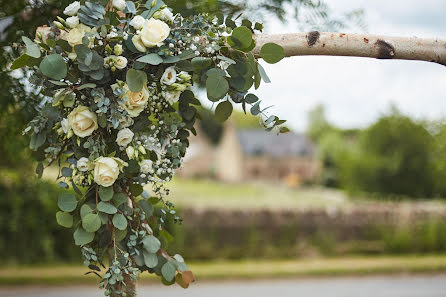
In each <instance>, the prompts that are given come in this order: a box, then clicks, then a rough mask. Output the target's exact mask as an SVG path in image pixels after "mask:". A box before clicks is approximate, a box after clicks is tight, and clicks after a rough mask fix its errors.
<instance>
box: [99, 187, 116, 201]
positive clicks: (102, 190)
mask: <svg viewBox="0 0 446 297" xmlns="http://www.w3.org/2000/svg"><path fill="white" fill-rule="evenodd" d="M99 198H101V200H102V201H106V202H107V201H110V200H112V198H113V187H103V186H100V187H99Z"/></svg>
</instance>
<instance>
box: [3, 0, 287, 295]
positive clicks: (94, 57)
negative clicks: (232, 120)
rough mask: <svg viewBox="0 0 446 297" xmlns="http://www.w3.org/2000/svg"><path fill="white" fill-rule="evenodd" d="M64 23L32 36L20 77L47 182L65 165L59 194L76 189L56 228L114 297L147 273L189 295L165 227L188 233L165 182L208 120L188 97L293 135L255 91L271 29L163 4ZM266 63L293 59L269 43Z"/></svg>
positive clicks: (94, 13) (95, 8)
mask: <svg viewBox="0 0 446 297" xmlns="http://www.w3.org/2000/svg"><path fill="white" fill-rule="evenodd" d="M63 13H64V15H66V16H67V17H66V18H65V19H64V18H62V17H57V20H54V21H53V22H51V23H50V26H43V27H39V28H37V30H36V36H35V39H34V40H31V39H29V38H27V37H25V36H24V37H23V42H24V45H25V46H24V54H23V55H22V56H20V57H19V58H18V59H17V60H15V61H14V62H13V64H12V67H11V68H12V69H18V68H22V67H27V68H26V69H27V71H28V73H29V82H30V83H31V84H33V85H34V86H36V88H38V89H39V90H40V91H41V93H42V94H43V95H44V96H43V97H42V98H43V101H42V103H41V105H40V106H37V107H36V108H38V110H39V115H38V116H37V117H36V118H34V119H33V120H32V121H31V122H30V123H29V125H28V127H27V128H26V130H25V133H29V134H30V135H31V143H30V147H31V149H32V150H34V151H35V156H36V157H37V160H38V161H39V163H38V166H37V173H38V175H40V176H41V175H42V173H43V170H44V168H46V167H48V166H50V165H52V164H53V163H54V162H56V163H57V164H58V166H59V177H58V178H59V179H60V182H59V186H60V187H62V188H66V189H69V188H70V187H71V188H72V190H71V191H67V193H65V194H63V195H61V196H60V197H59V200H58V206H59V208H60V211H59V212H58V213H57V214H56V219H57V222H58V223H59V224H60V225H61V226H63V227H66V228H73V229H74V230H75V231H74V241H75V244H76V245H78V246H80V247H81V252H82V255H83V258H84V263H85V265H86V266H88V267H89V269H90V270H91V271H90V273H94V274H96V275H98V276H99V277H100V278H101V282H100V286H101V287H102V288H104V289H105V295H107V296H109V295H111V296H134V295H135V294H136V291H135V286H134V284H135V281H136V280H137V279H138V277H139V275H140V273H142V272H145V271H148V272H149V273H155V274H156V275H159V276H161V278H162V282H163V283H164V284H166V285H169V284H173V283H175V282H176V283H178V284H179V285H181V286H182V287H184V288H186V287H188V286H189V284H190V283H191V282H193V281H194V276H193V274H192V272H191V271H190V270H189V268H188V266H187V265H186V264H185V262H184V259H183V258H182V257H181V256H180V255H178V254H177V255H174V256H171V255H169V254H168V253H167V252H166V251H165V248H166V246H167V244H168V242H169V241H171V240H173V238H172V236H171V235H170V234H169V232H168V230H167V229H166V224H167V223H168V222H170V221H175V222H181V219H180V218H179V217H178V216H177V215H176V212H175V209H174V205H173V204H172V203H170V202H169V201H167V200H166V196H167V195H168V193H169V190H168V188H167V187H166V183H167V182H169V181H170V180H171V179H172V177H173V175H174V173H175V170H176V169H178V168H180V167H181V165H182V160H183V157H184V155H185V153H186V150H187V148H188V145H189V142H188V137H189V135H190V133H193V134H196V131H195V129H194V124H195V122H196V120H199V119H200V115H199V113H198V112H197V108H196V106H199V105H200V101H199V100H197V98H196V96H195V94H194V92H193V91H192V90H191V87H192V86H193V85H196V86H197V88H195V90H199V87H202V88H206V90H207V98H208V99H209V100H210V101H211V102H213V103H215V104H216V108H215V117H216V119H217V120H219V121H222V122H223V121H225V120H226V119H228V118H229V116H230V115H231V113H232V111H233V104H241V106H242V107H243V109H244V110H245V112H246V107H247V106H250V111H251V113H252V114H254V115H259V118H260V120H261V121H260V122H261V124H262V125H263V126H264V128H265V129H267V130H268V131H271V130H273V129H277V130H278V132H281V133H285V132H287V131H288V129H287V128H286V127H283V126H281V125H282V124H283V123H284V122H285V121H283V120H280V119H279V118H278V117H276V116H265V110H262V109H261V108H260V100H259V99H258V98H257V97H256V96H255V95H254V94H252V93H249V92H248V91H249V90H250V89H251V88H252V87H253V86H254V87H255V88H258V87H259V86H260V83H261V81H262V80H263V81H264V82H269V79H268V77H267V75H266V73H265V71H264V69H263V68H262V66H261V65H260V64H259V63H258V60H257V59H258V58H259V57H257V56H255V55H254V54H253V53H252V51H253V49H254V48H255V46H256V44H255V38H254V37H253V36H254V35H253V34H254V32H255V31H262V29H263V26H262V25H261V24H259V23H255V24H253V23H252V22H251V21H249V20H247V19H243V20H241V21H239V19H238V18H235V19H232V18H229V17H228V18H226V19H225V18H224V17H223V15H215V16H214V15H206V14H203V15H196V16H193V17H189V18H183V17H182V16H181V15H179V14H178V15H173V13H172V12H171V10H170V9H169V8H168V7H166V5H165V4H164V3H163V1H161V0H153V1H147V2H143V1H124V0H113V1H92V2H87V1H81V2H78V1H76V2H73V3H72V4H70V5H69V6H68V7H66V8H65V10H64V11H63ZM259 54H260V57H261V58H263V59H264V60H265V61H266V62H268V63H276V62H278V61H280V60H281V59H282V58H283V57H284V56H285V55H284V50H283V48H281V47H280V46H278V45H276V44H272V43H268V44H265V45H264V46H263V47H262V48H261V50H260V53H259ZM105 260H108V262H109V263H108V264H109V265H108V268H106V266H105V265H104V262H105ZM102 269H104V271H102ZM101 272H102V273H101ZM100 273H101V274H100Z"/></svg>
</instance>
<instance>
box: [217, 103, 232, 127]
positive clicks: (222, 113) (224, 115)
mask: <svg viewBox="0 0 446 297" xmlns="http://www.w3.org/2000/svg"><path fill="white" fill-rule="evenodd" d="M232 111H233V107H232V104H231V102H229V101H223V102H221V103H220V104H218V106H217V108H216V109H215V119H216V120H217V121H218V122H220V123H223V122H225V121H226V120H227V119H228V118H229V117H230V116H231V114H232Z"/></svg>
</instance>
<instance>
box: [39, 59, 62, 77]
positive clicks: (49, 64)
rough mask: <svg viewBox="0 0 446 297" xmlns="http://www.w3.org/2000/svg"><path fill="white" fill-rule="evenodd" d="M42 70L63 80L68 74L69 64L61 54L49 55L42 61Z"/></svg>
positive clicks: (46, 74) (47, 74) (49, 75)
mask: <svg viewBox="0 0 446 297" xmlns="http://www.w3.org/2000/svg"><path fill="white" fill-rule="evenodd" d="M40 71H42V73H43V74H44V75H45V76H47V77H49V78H52V79H54V80H61V79H62V78H65V77H66V76H67V64H65V61H64V59H63V58H62V56H61V55H58V54H52V55H48V56H46V57H45V58H44V59H43V61H42V62H41V63H40Z"/></svg>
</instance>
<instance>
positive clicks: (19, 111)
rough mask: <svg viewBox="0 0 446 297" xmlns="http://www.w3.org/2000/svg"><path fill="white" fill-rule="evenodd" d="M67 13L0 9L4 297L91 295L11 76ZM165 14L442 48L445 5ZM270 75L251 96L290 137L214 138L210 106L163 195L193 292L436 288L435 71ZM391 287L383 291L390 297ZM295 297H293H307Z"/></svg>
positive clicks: (442, 167)
mask: <svg viewBox="0 0 446 297" xmlns="http://www.w3.org/2000/svg"><path fill="white" fill-rule="evenodd" d="M70 2H71V1H49V0H38V1H34V0H33V1H31V0H15V1H4V0H0V47H1V48H2V50H1V52H0V53H1V54H0V67H1V70H2V71H1V72H0V90H1V92H0V155H1V156H2V157H1V158H0V255H1V257H0V284H3V285H19V284H47V285H48V284H55V283H57V284H74V283H90V282H91V281H95V279H94V278H90V277H86V276H82V272H85V271H84V270H83V268H82V267H80V266H78V264H79V263H81V262H80V259H81V255H80V252H79V249H78V248H77V247H75V246H74V240H73V239H72V233H71V232H70V231H67V230H66V229H63V228H61V227H59V226H58V225H57V223H56V219H55V213H56V211H57V198H56V197H57V196H58V193H59V192H60V191H62V190H60V189H59V188H58V186H57V184H56V182H55V176H56V175H57V173H55V172H57V168H54V169H51V168H50V170H48V171H47V172H46V173H45V174H44V178H43V179H42V180H37V179H36V178H35V174H34V173H33V171H34V168H35V163H34V162H33V160H32V153H31V151H30V150H29V149H28V147H27V143H28V139H27V138H26V137H25V136H22V130H23V129H24V127H25V124H26V123H27V122H28V121H29V120H30V119H32V117H33V115H34V114H35V112H36V110H35V107H36V106H37V104H36V103H38V102H40V100H41V99H42V97H41V95H40V94H38V92H37V91H36V90H35V89H30V88H29V86H28V85H27V84H26V82H25V80H24V79H23V78H24V77H26V73H22V72H18V71H15V72H10V71H9V68H8V66H9V61H10V60H11V59H12V58H13V57H15V56H17V55H18V52H17V50H16V49H15V48H14V47H13V46H12V45H13V43H14V42H18V41H19V40H20V37H21V36H22V35H26V36H33V35H34V31H35V28H36V27H37V26H39V25H42V24H47V23H48V20H50V19H53V18H54V16H56V15H61V9H63V8H64V7H65V6H66V5H68V4H69V3H70ZM165 2H166V3H167V4H169V5H170V6H171V7H172V8H174V10H175V11H176V12H179V11H181V12H182V13H183V14H186V15H187V14H193V13H197V12H217V11H222V12H224V13H225V14H238V13H240V12H243V13H244V14H245V15H247V16H249V17H250V18H251V19H256V20H260V21H264V22H265V27H266V28H267V31H266V33H283V32H296V31H301V30H315V29H317V30H327V31H328V30H332V31H343V32H371V33H374V34H387V35H401V36H413V35H417V36H419V37H427V38H437V37H438V38H446V21H445V20H446V19H445V18H444V17H443V16H442V13H444V11H446V2H444V1H442V0H423V1H421V0H413V1H410V3H408V2H407V1H402V0H394V1H392V2H391V3H389V2H388V1H384V0H376V1H365V0H361V1H354V2H353V3H352V2H351V1H347V0H326V1H307V0H265V1H237V0H234V1H223V0H199V1H189V0H180V1H173V0H172V1H165ZM264 66H265V68H266V70H267V72H268V74H269V76H270V78H271V80H272V84H270V85H263V86H262V87H261V88H260V89H259V90H258V91H257V92H256V94H257V95H258V96H259V97H260V98H261V99H262V100H263V101H264V104H269V105H274V108H273V109H274V113H275V114H277V115H279V116H280V117H281V118H284V119H288V123H289V126H290V128H292V130H293V132H292V133H289V134H284V135H280V136H277V135H276V134H275V133H267V132H264V131H263V130H262V129H261V128H260V127H259V124H258V120H257V119H256V118H255V117H253V116H250V115H247V116H246V115H244V114H243V112H242V111H237V112H236V113H234V114H233V116H232V117H231V118H230V120H229V121H228V122H226V123H225V124H223V125H222V124H219V123H217V122H215V121H214V120H213V117H212V113H213V110H212V106H210V105H209V106H206V105H205V107H204V108H202V110H201V111H200V112H201V115H202V118H203V121H202V122H201V123H200V124H197V127H196V128H197V130H198V132H199V134H198V136H197V137H193V138H192V139H191V146H190V148H189V152H188V154H187V156H186V159H185V165H184V167H183V168H182V169H181V170H179V171H178V172H177V175H176V177H175V179H174V180H173V182H172V183H171V186H170V188H171V195H170V197H169V200H170V201H172V202H173V203H174V204H175V205H176V206H177V208H178V210H179V213H180V214H181V216H182V217H183V219H184V222H183V224H182V225H173V224H172V225H171V226H170V231H171V232H172V233H173V235H174V237H175V240H174V241H173V242H171V243H170V244H169V248H168V250H169V251H170V252H171V253H175V252H176V251H181V254H182V255H183V256H185V258H186V259H188V260H189V262H191V263H192V264H191V267H192V269H193V270H195V272H196V273H197V277H198V279H199V280H200V279H204V280H206V279H210V280H211V279H212V280H220V279H223V278H230V279H252V278H258V277H261V278H267V279H269V278H284V277H296V276H338V275H349V276H350V277H351V276H357V275H368V274H373V275H375V274H386V275H387V274H389V273H398V274H400V273H429V274H432V273H436V274H440V275H441V274H442V273H445V272H446V200H445V198H446V121H445V119H446V118H445V115H446V112H445V111H446V101H445V100H444V98H445V97H446V84H445V81H446V71H445V69H444V67H443V66H440V65H435V64H430V63H423V62H407V61H378V60H368V59H359V58H342V57H294V58H289V59H287V60H286V61H283V62H282V63H279V64H276V65H267V64H265V65H264ZM203 101H204V100H203ZM393 275H394V274H393ZM395 277H396V276H394V277H388V278H385V279H384V280H383V281H384V282H385V281H386V280H388V281H391V282H392V283H394V284H395V283H396V284H398V281H397V280H396V279H395ZM145 280H146V281H150V279H145ZM439 280H440V281H441V282H440V281H438V284H437V283H436V282H437V279H435V278H430V279H429V281H433V282H435V284H437V287H438V288H439V289H440V288H441V289H442V292H444V289H445V286H444V283H445V282H444V280H445V278H444V277H443V278H440V279H439ZM377 282H378V284H379V279H378V281H377ZM292 283H293V284H294V283H295V282H292ZM350 283H351V284H353V283H357V280H355V281H351V282H349V283H347V285H346V286H347V287H348V284H350ZM409 283H411V284H412V287H410V286H407V283H404V282H403V283H402V287H404V286H406V288H410V291H411V292H412V293H413V294H414V295H409V293H408V294H406V295H401V296H440V295H435V294H436V293H435V292H434V293H432V295H424V294H421V295H417V292H418V291H417V290H420V291H421V290H424V287H423V285H422V284H423V283H424V284H427V282H426V280H425V279H422V280H421V281H419V282H418V283H417V282H415V281H410V282H409ZM296 284H298V283H297V282H296ZM372 284H373V282H372ZM435 284H433V285H432V286H434V287H435ZM441 284H443V285H441ZM305 285H308V284H305V283H304V284H301V286H300V289H302V288H303V289H302V290H303V291H302V292H301V291H299V292H301V293H303V294H305V292H307V291H305V288H306V287H305ZM375 285H376V283H375ZM316 286H319V285H317V284H314V287H316ZM432 286H430V287H432ZM285 287H286V285H285ZM310 287H311V288H313V287H312V286H309V287H308V288H310ZM364 287H367V284H365V285H364ZM205 289H206V288H205ZM290 290H291V291H290V292H298V291H293V289H290ZM294 290H297V289H296V287H294ZM352 290H353V289H352ZM286 292H287V291H286ZM308 292H312V290H309V291H308ZM414 292H415V293H414ZM423 292H426V291H423ZM0 294H1V290H0ZM329 294H330V290H328V291H327V292H326V294H325V295H323V294H321V296H332V295H329ZM426 294H427V293H426ZM248 295H250V294H249V293H248ZM5 296H6V295H5ZM11 296H12V295H11ZM27 296H28V295H27ZM29 296H36V295H29ZM42 296H44V295H42ZM45 296H46V295H45ZM48 296H49V295H48ZM55 296H56V295H55ZM98 296H99V295H98ZM179 296H180V295H179ZM181 296H183V295H181ZM290 296H291V295H290ZM333 296H335V295H333ZM336 296H338V295H336ZM339 296H347V295H346V294H344V295H339ZM348 296H350V295H348ZM351 296H359V295H358V294H356V295H351ZM361 296H362V295H361ZM364 296H365V295H364ZM374 296H400V295H385V294H383V295H379V294H378V295H374ZM441 296H443V295H441Z"/></svg>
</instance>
